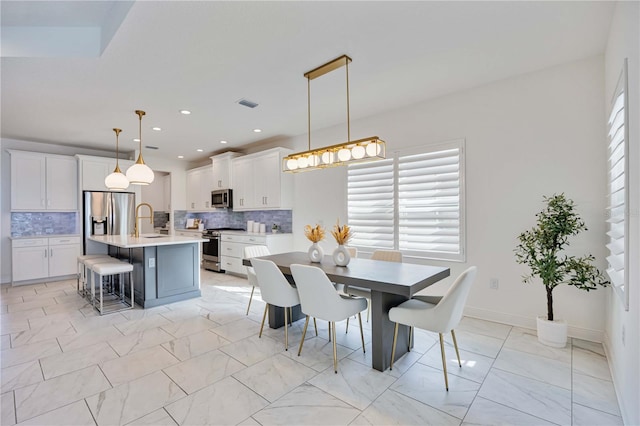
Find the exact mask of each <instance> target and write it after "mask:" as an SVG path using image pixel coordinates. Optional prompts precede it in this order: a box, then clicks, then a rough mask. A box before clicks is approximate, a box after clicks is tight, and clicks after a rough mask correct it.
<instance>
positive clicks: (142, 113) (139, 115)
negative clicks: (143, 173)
mask: <svg viewBox="0 0 640 426" xmlns="http://www.w3.org/2000/svg"><path fill="white" fill-rule="evenodd" d="M136 114H138V118H139V119H140V120H139V121H140V124H139V126H138V135H139V136H138V138H139V139H140V146H139V148H138V149H139V151H138V160H137V161H136V164H144V160H143V159H142V116H143V115H145V114H146V112H144V111H140V110H139V109H137V110H136Z"/></svg>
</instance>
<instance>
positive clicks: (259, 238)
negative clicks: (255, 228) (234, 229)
mask: <svg viewBox="0 0 640 426" xmlns="http://www.w3.org/2000/svg"><path fill="white" fill-rule="evenodd" d="M222 241H232V242H236V243H244V244H249V245H265V244H266V243H267V237H266V235H237V234H222Z"/></svg>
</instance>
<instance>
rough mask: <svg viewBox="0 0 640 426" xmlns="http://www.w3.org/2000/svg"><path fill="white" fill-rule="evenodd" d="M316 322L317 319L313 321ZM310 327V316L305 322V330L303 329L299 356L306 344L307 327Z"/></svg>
mask: <svg viewBox="0 0 640 426" xmlns="http://www.w3.org/2000/svg"><path fill="white" fill-rule="evenodd" d="M313 320H314V321H315V320H316V319H315V318H314V319H313ZM308 325H309V315H307V319H306V320H305V321H304V328H303V329H302V339H301V340H300V347H299V348H298V356H300V354H301V353H302V344H303V343H304V338H305V336H306V335H307V326H308Z"/></svg>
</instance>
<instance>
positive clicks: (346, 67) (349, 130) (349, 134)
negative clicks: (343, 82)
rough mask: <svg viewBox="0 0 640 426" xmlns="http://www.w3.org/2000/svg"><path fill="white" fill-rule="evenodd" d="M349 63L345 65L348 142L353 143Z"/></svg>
mask: <svg viewBox="0 0 640 426" xmlns="http://www.w3.org/2000/svg"><path fill="white" fill-rule="evenodd" d="M349 62H350V61H347V62H346V64H344V66H345V69H346V70H347V142H351V114H349Z"/></svg>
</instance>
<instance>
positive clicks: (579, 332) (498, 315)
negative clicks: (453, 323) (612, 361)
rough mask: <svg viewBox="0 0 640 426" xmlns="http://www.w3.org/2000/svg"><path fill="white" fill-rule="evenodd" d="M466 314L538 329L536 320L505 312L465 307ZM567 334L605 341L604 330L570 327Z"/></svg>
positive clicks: (583, 338) (584, 338) (579, 337)
mask: <svg viewBox="0 0 640 426" xmlns="http://www.w3.org/2000/svg"><path fill="white" fill-rule="evenodd" d="M464 314H465V315H466V316H468V317H473V318H478V319H482V320H487V321H493V322H499V323H501V324H507V325H512V326H515V327H522V328H528V329H531V330H535V329H536V319H535V318H531V317H525V316H521V315H515V314H508V313H505V312H498V311H491V310H488V309H482V308H475V307H472V306H467V307H465V308H464ZM567 334H568V335H569V337H575V338H577V339H582V340H588V341H590V342H599V343H600V342H603V341H604V331H602V330H591V329H588V328H582V327H576V326H572V325H569V327H568V330H567Z"/></svg>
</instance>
